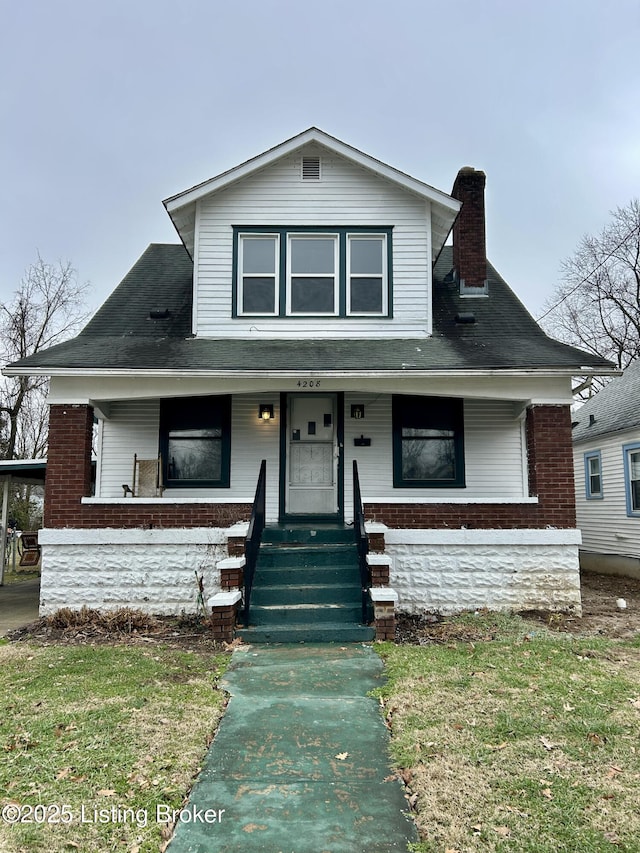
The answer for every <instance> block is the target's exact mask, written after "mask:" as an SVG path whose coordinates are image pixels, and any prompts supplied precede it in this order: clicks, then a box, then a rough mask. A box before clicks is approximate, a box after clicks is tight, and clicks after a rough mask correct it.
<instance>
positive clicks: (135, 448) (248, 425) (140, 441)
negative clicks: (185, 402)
mask: <svg viewBox="0 0 640 853" xmlns="http://www.w3.org/2000/svg"><path fill="white" fill-rule="evenodd" d="M276 397H277V395H266V396H265V395H264V394H262V395H246V396H234V397H233V398H232V404H231V430H232V435H231V487H230V488H228V489H227V488H225V489H196V488H194V489H179V490H177V489H173V490H172V489H168V490H166V491H165V493H164V499H167V500H172V499H173V500H180V499H182V498H198V497H206V498H216V500H218V501H219V502H220V503H225V502H229V501H231V502H236V503H237V502H243V503H244V502H246V503H252V501H253V497H254V494H255V490H256V484H257V482H258V473H259V470H260V462H261V460H262V459H266V460H267V472H268V479H267V512H268V514H269V516H270V520H271V521H275V520H277V514H278V470H279V469H278V459H279V437H280V416H279V411H278V405H277V399H276ZM264 402H273V403H275V404H276V405H275V407H274V408H275V415H276V416H275V418H274V419H273V420H271V421H269V422H268V423H264V422H261V421H260V420H259V418H258V408H259V406H260V403H264ZM110 414H111V416H110V418H109V420H105V421H103V424H102V431H101V432H102V446H101V459H100V470H101V481H100V483H99V484H98V485H99V491H98V493H97V495H96V496H97V497H102V498H117V497H122V484H123V483H129V484H130V482H131V477H132V471H133V454H134V453H137V454H138V456H139V457H143V458H154V457H155V456H156V455H157V453H158V443H159V430H160V402H159V401H158V400H144V401H140V400H131V401H128V402H118V403H113V404H112V406H111V413H110ZM129 500H135V498H129Z"/></svg>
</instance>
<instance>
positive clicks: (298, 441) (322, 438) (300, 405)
mask: <svg viewBox="0 0 640 853" xmlns="http://www.w3.org/2000/svg"><path fill="white" fill-rule="evenodd" d="M336 414H337V412H336V396H335V395H334V394H328V395H319V394H291V395H290V396H289V406H288V417H287V433H288V435H287V465H286V477H287V489H286V512H287V514H288V515H334V514H335V513H337V512H338V456H339V454H338V443H337V429H336Z"/></svg>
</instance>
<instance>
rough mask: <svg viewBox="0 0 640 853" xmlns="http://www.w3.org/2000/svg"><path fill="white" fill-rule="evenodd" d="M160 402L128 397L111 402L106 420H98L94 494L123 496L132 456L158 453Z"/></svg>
mask: <svg viewBox="0 0 640 853" xmlns="http://www.w3.org/2000/svg"><path fill="white" fill-rule="evenodd" d="M159 429H160V402H159V401H158V400H128V401H122V402H114V403H112V404H111V407H110V417H109V420H105V421H102V429H101V431H100V434H101V439H102V445H101V448H99V451H98V452H99V454H100V466H99V470H100V482H99V483H97V484H96V497H101V498H116V497H120V498H121V497H123V491H122V486H123V485H124V484H126V485H128V486H132V485H133V483H132V480H133V456H134V453H135V454H137V455H138V458H139V459H155V458H156V457H157V456H158V448H159Z"/></svg>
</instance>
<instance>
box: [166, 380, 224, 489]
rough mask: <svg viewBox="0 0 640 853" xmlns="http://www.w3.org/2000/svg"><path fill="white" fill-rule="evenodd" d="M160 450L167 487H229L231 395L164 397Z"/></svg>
mask: <svg viewBox="0 0 640 853" xmlns="http://www.w3.org/2000/svg"><path fill="white" fill-rule="evenodd" d="M160 453H161V454H162V465H163V469H164V470H163V476H164V484H165V486H166V488H169V489H171V488H215V487H218V488H228V487H229V480H230V461H231V397H230V396H211V397H181V398H175V399H170V400H162V401H161V403H160Z"/></svg>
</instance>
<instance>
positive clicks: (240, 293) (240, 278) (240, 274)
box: [234, 231, 281, 317]
mask: <svg viewBox="0 0 640 853" xmlns="http://www.w3.org/2000/svg"><path fill="white" fill-rule="evenodd" d="M244 237H253V238H260V237H264V238H267V237H272V238H275V257H274V272H273V281H274V285H273V289H274V295H273V299H274V310H273V311H271V312H268V313H265V312H264V311H245V310H244V305H243V302H244V279H245V273H244V269H243V261H244V253H243V252H242V248H241V247H242V240H243V238H244ZM235 245H237V258H236V261H237V283H238V288H237V297H238V313H239V315H240V316H242V317H277V316H278V315H279V313H280V304H279V303H280V288H279V287H278V283H279V281H280V254H281V252H280V234H278V232H277V231H274V232H270V231H265V232H264V233H263V234H255V233H250V234H245V233H240V234H238V237H237V240H236V241H235ZM234 248H235V246H234ZM234 267H235V264H234ZM271 275H272V273H263V274H258V273H249V275H248V276H247V277H250V278H266V277H267V276H269V277H270V276H271Z"/></svg>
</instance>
